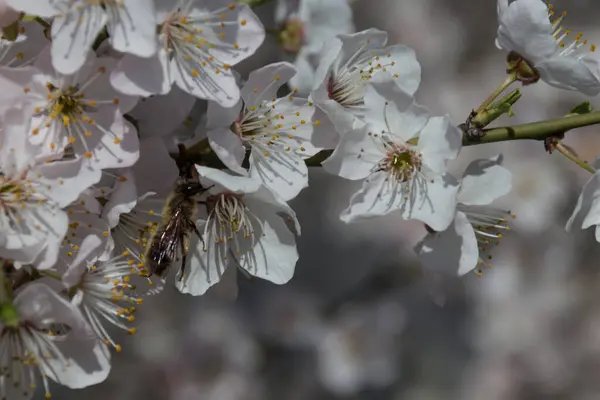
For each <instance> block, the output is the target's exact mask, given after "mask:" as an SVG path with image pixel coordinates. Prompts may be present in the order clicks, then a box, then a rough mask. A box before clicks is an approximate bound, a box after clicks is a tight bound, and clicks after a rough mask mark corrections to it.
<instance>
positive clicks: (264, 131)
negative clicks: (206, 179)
mask: <svg viewBox="0 0 600 400" xmlns="http://www.w3.org/2000/svg"><path fill="white" fill-rule="evenodd" d="M295 74H296V68H295V67H294V66H292V65H291V64H290V63H287V62H280V63H275V64H270V65H267V66H265V67H263V68H260V69H258V70H256V71H254V72H252V73H251V74H250V76H249V78H248V81H247V82H246V84H245V85H244V86H243V87H242V90H241V96H242V98H241V100H240V101H239V102H238V104H237V105H236V106H235V107H231V108H223V107H221V106H219V105H218V104H216V103H210V104H209V105H208V115H207V129H208V138H209V140H210V145H211V147H212V149H213V150H214V151H215V153H217V155H218V156H219V158H220V159H221V161H223V163H224V164H225V165H226V166H227V167H228V168H230V169H231V170H232V171H235V172H237V173H239V174H246V173H248V174H249V175H250V176H251V177H256V178H257V179H259V180H261V181H262V182H263V183H264V184H265V185H266V186H267V187H269V188H270V189H271V190H273V191H275V192H276V193H277V194H279V195H280V196H281V197H282V198H283V199H284V200H290V199H292V198H294V197H296V196H297V195H298V193H299V192H300V190H302V189H303V188H304V187H306V186H307V185H308V168H307V167H306V165H305V163H304V159H306V158H308V157H311V156H313V155H314V154H316V153H317V152H318V151H319V150H320V148H319V147H316V146H315V145H313V143H316V142H318V141H319V140H326V139H323V138H318V137H319V136H328V135H332V134H333V135H335V136H337V134H336V133H335V131H334V130H333V129H331V127H329V126H328V125H325V124H323V125H322V123H321V120H319V119H318V118H319V111H318V110H317V109H316V107H314V106H313V105H312V103H310V102H309V101H307V100H306V99H300V98H296V97H295V96H294V95H293V94H292V95H290V96H287V97H282V98H277V90H278V89H279V88H280V87H281V86H282V85H283V84H285V82H287V81H288V80H289V79H290V78H291V77H292V76H294V75H295ZM246 149H250V158H249V162H250V167H249V170H248V172H246V170H245V169H244V168H243V167H242V163H243V161H244V157H245V154H246Z"/></svg>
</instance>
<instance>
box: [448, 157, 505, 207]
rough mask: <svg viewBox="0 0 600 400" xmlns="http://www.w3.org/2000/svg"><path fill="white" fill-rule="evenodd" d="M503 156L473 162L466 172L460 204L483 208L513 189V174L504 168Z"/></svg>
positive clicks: (461, 188)
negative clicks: (502, 164)
mask: <svg viewBox="0 0 600 400" xmlns="http://www.w3.org/2000/svg"><path fill="white" fill-rule="evenodd" d="M502 158H503V157H502V155H497V156H495V157H491V158H488V159H485V160H474V161H472V162H471V163H470V164H469V166H468V167H467V169H466V170H465V172H464V174H463V178H462V182H461V185H460V190H459V192H458V202H459V203H462V204H465V205H473V206H482V205H486V204H490V203H492V202H493V201H494V200H496V199H498V198H500V197H502V196H504V195H505V194H507V193H508V192H510V190H511V189H512V174H511V173H510V171H509V170H507V169H506V168H504V167H502V166H501V165H500V164H501V163H502Z"/></svg>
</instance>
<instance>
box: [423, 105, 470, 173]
mask: <svg viewBox="0 0 600 400" xmlns="http://www.w3.org/2000/svg"><path fill="white" fill-rule="evenodd" d="M417 147H418V149H419V150H420V152H421V155H422V156H423V163H424V164H425V165H427V166H428V167H429V168H431V170H433V171H434V172H435V173H437V174H442V173H444V172H445V171H446V167H447V165H448V161H450V160H453V159H455V158H456V156H458V153H459V151H460V149H461V147H462V133H461V131H460V130H459V129H458V128H457V127H455V126H454V125H452V122H451V121H450V118H449V117H448V116H445V117H432V118H430V119H429V121H427V125H425V127H424V128H423V129H422V130H421V134H420V135H419V144H418V146H417Z"/></svg>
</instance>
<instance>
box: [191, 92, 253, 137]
mask: <svg viewBox="0 0 600 400" xmlns="http://www.w3.org/2000/svg"><path fill="white" fill-rule="evenodd" d="M242 105H243V102H242V100H241V99H240V100H239V101H238V102H237V103H236V105H235V106H233V107H222V106H220V105H219V104H217V103H215V102H209V103H208V109H207V111H206V129H207V130H211V129H215V128H228V129H229V127H230V126H231V124H232V123H233V122H236V121H239V119H240V112H241V111H242ZM198 129H199V130H204V127H201V126H199V127H198Z"/></svg>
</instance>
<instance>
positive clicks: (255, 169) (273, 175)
mask: <svg viewBox="0 0 600 400" xmlns="http://www.w3.org/2000/svg"><path fill="white" fill-rule="evenodd" d="M248 172H249V175H250V177H251V178H255V179H257V180H260V181H262V182H263V183H264V185H265V186H267V187H268V188H270V189H271V190H273V191H274V192H275V193H277V194H278V195H279V196H281V197H282V198H283V199H284V200H286V201H288V200H291V199H293V198H294V197H296V196H297V195H298V193H300V191H301V190H302V189H304V188H305V187H307V186H308V167H307V166H306V164H305V163H304V160H303V159H302V158H300V157H299V156H297V155H295V154H294V153H291V152H285V151H278V152H272V153H270V154H268V155H267V156H264V154H261V153H260V152H259V151H256V150H254V149H253V151H252V152H251V153H250V169H249V170H248Z"/></svg>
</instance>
